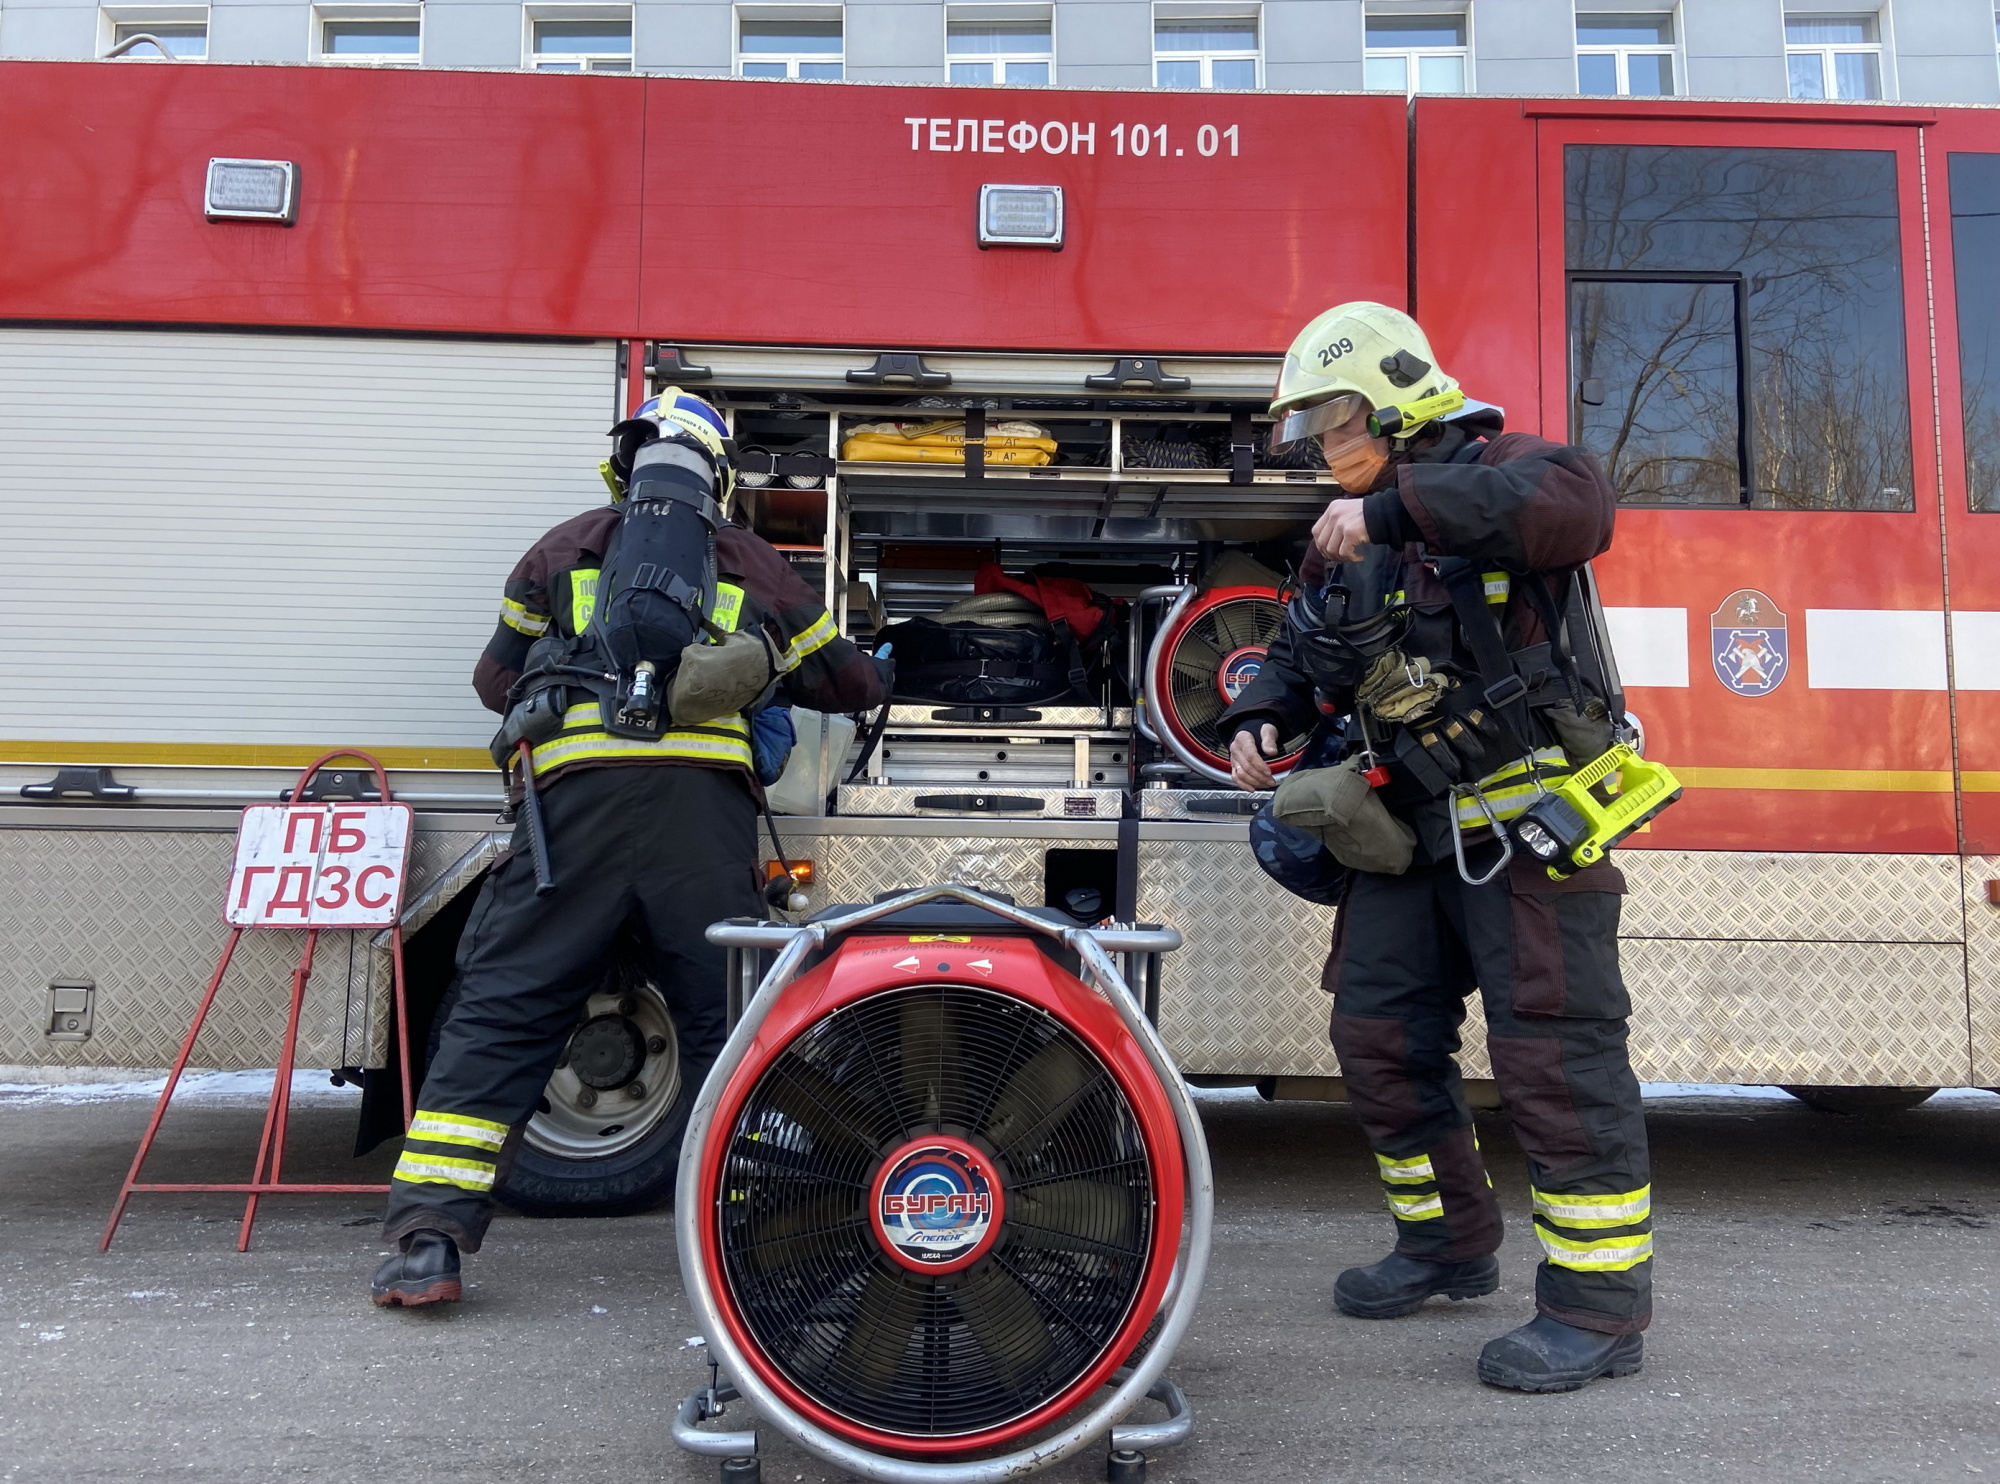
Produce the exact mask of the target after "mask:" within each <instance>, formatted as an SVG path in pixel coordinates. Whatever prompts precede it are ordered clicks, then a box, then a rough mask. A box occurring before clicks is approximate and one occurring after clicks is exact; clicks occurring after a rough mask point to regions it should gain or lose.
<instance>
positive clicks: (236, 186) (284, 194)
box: [202, 160, 299, 227]
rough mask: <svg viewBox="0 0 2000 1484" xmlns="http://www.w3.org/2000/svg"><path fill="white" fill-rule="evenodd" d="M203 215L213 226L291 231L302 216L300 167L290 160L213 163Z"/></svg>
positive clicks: (203, 197) (204, 198)
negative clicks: (246, 224) (272, 225)
mask: <svg viewBox="0 0 2000 1484" xmlns="http://www.w3.org/2000/svg"><path fill="white" fill-rule="evenodd" d="M202 214H203V215H204V216H206V217H207V218H208V219H209V220H210V221H212V222H213V221H251V222H281V223H283V224H284V225H285V226H288V227H289V226H290V225H291V224H292V223H293V222H295V221H297V220H298V215H299V167H298V166H296V165H294V164H293V163H292V162H291V161H289V160H210V161H209V162H208V188H207V190H206V191H205V192H204V193H203V196H202Z"/></svg>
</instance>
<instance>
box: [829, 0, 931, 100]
mask: <svg viewBox="0 0 2000 1484" xmlns="http://www.w3.org/2000/svg"><path fill="white" fill-rule="evenodd" d="M846 43H847V75H848V77H850V78H852V79H854V80H855V81H857V82H943V81H944V14H943V8H942V7H941V6H938V5H935V4H933V3H931V0H848V5H847V22H846Z"/></svg>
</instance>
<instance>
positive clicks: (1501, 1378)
mask: <svg viewBox="0 0 2000 1484" xmlns="http://www.w3.org/2000/svg"><path fill="white" fill-rule="evenodd" d="M1645 1358H1646V1337H1645V1336H1644V1335H1637V1334H1631V1335H1605V1334H1599V1333H1598V1332H1597V1331H1596V1330H1594V1329H1578V1328H1577V1327H1576V1326H1575V1325H1573V1324H1564V1323H1563V1322H1562V1321H1561V1320H1560V1319H1551V1318H1549V1316H1548V1315H1546V1314H1537V1315H1536V1316H1535V1317H1534V1318H1533V1319H1531V1320H1529V1321H1528V1322H1527V1323H1526V1324H1524V1325H1522V1326H1521V1327H1520V1328H1519V1329H1517V1330H1512V1331H1510V1332H1509V1333H1507V1334H1504V1335H1502V1336H1500V1338H1499V1339H1497V1340H1489V1341H1487V1343H1486V1348H1485V1349H1484V1350H1482V1351H1480V1352H1479V1379H1480V1380H1482V1381H1484V1382H1485V1383H1486V1384H1487V1385H1489V1386H1505V1387H1508V1388H1510V1389H1511V1390H1514V1391H1575V1390H1576V1389H1577V1388H1578V1387H1580V1386H1584V1385H1586V1384H1588V1383H1589V1382H1592V1381H1595V1380H1596V1379H1597V1378H1598V1377H1599V1376H1631V1375H1636V1374H1637V1373H1638V1370H1639V1367H1640V1366H1641V1365H1643V1364H1644V1363H1645Z"/></svg>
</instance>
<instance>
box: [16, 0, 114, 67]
mask: <svg viewBox="0 0 2000 1484" xmlns="http://www.w3.org/2000/svg"><path fill="white" fill-rule="evenodd" d="M96 55H97V7H96V6H94V5H89V4H77V3H76V0H54V3H36V0H0V57H46V58H58V59H60V58H64V57H94V56H96Z"/></svg>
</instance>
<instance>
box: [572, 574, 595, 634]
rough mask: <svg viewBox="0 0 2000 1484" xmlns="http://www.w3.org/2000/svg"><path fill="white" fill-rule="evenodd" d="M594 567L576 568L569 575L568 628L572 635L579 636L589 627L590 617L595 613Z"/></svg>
mask: <svg viewBox="0 0 2000 1484" xmlns="http://www.w3.org/2000/svg"><path fill="white" fill-rule="evenodd" d="M597 573H598V569H597V568H596V567H576V568H573V569H572V570H571V571H570V574H569V626H570V631H571V632H572V633H574V634H581V633H582V632H583V631H584V630H585V629H587V628H589V627H590V618H591V615H592V614H594V613H595V612H597Z"/></svg>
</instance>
